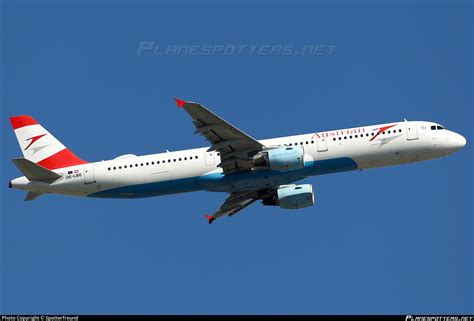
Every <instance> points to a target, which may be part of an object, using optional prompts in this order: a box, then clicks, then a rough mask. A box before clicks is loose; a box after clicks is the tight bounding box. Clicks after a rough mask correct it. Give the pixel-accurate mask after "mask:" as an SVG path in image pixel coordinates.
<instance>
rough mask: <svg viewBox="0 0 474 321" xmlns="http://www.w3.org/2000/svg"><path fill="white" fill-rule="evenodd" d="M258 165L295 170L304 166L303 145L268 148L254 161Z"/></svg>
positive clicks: (273, 168)
mask: <svg viewBox="0 0 474 321" xmlns="http://www.w3.org/2000/svg"><path fill="white" fill-rule="evenodd" d="M254 165H256V166H266V167H270V169H272V170H293V169H299V168H303V167H304V153H303V147H301V146H299V145H298V146H285V147H279V148H274V149H268V150H266V151H265V152H264V153H263V155H262V156H261V157H260V158H258V159H256V160H255V161H254Z"/></svg>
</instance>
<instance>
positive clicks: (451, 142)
mask: <svg viewBox="0 0 474 321" xmlns="http://www.w3.org/2000/svg"><path fill="white" fill-rule="evenodd" d="M448 146H449V147H448V148H449V149H451V151H452V152H455V151H457V150H460V149H461V148H463V147H464V146H466V138H464V137H463V136H462V135H459V134H458V133H453V132H452V133H450V135H449V136H448Z"/></svg>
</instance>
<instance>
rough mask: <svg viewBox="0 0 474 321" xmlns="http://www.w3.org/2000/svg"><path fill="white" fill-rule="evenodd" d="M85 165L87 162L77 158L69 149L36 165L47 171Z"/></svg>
mask: <svg viewBox="0 0 474 321" xmlns="http://www.w3.org/2000/svg"><path fill="white" fill-rule="evenodd" d="M87 163H88V162H86V161H84V160H82V159H80V158H79V157H77V156H76V155H75V154H74V153H73V152H71V151H70V150H69V149H67V148H65V149H63V150H62V151H60V152H58V153H56V154H54V155H52V156H49V157H48V158H45V159H43V160H42V161H39V162H38V163H37V164H38V165H41V166H43V167H46V168H47V169H57V168H63V167H69V166H74V165H81V164H87Z"/></svg>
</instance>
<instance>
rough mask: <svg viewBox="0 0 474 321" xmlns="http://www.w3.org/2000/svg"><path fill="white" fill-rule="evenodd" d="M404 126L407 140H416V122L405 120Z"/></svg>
mask: <svg viewBox="0 0 474 321" xmlns="http://www.w3.org/2000/svg"><path fill="white" fill-rule="evenodd" d="M405 125H406V131H407V140H416V139H418V129H417V128H416V122H414V121H406V120H405Z"/></svg>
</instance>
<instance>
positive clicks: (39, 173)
mask: <svg viewBox="0 0 474 321" xmlns="http://www.w3.org/2000/svg"><path fill="white" fill-rule="evenodd" d="M12 162H13V164H15V166H16V167H18V169H19V170H20V171H21V172H22V173H23V175H25V176H26V178H28V179H29V180H30V181H35V182H45V183H52V182H54V181H55V180H57V179H58V178H59V177H61V175H59V174H56V173H55V172H53V171H50V170H49V169H47V168H44V167H43V166H41V165H38V164H35V163H33V162H32V161H30V160H28V159H26V158H22V157H20V158H14V159H12Z"/></svg>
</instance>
